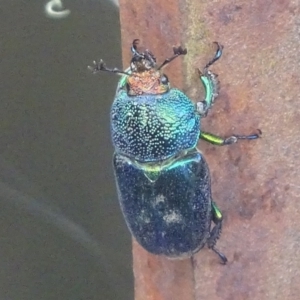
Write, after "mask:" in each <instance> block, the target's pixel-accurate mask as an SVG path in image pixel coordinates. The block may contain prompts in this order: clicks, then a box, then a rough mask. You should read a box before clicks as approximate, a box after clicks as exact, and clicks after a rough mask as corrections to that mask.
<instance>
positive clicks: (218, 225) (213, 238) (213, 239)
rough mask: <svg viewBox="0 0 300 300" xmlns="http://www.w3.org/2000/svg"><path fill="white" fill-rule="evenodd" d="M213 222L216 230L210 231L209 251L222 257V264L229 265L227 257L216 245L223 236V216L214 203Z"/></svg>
mask: <svg viewBox="0 0 300 300" xmlns="http://www.w3.org/2000/svg"><path fill="white" fill-rule="evenodd" d="M211 213H212V221H213V222H214V223H215V226H214V228H213V229H212V230H211V231H210V236H209V238H208V240H207V246H208V248H209V249H211V250H213V251H214V252H215V253H216V254H218V256H219V257H220V259H221V261H222V264H224V265H225V264H226V263H227V258H226V256H225V255H224V254H223V253H221V252H220V251H219V250H218V249H216V247H215V246H216V243H217V240H218V238H219V237H220V235H221V231H222V221H223V216H222V213H221V211H220V210H219V208H218V207H217V205H216V204H215V203H214V202H213V201H212V212H211Z"/></svg>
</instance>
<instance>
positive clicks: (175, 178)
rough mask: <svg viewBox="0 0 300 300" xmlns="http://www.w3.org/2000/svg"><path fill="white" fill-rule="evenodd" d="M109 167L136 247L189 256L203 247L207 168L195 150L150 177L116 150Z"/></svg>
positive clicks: (208, 205)
mask: <svg viewBox="0 0 300 300" xmlns="http://www.w3.org/2000/svg"><path fill="white" fill-rule="evenodd" d="M114 168H115V176H116V180H117V185H118V194H119V201H120V204H121V207H122V211H123V214H124V217H125V220H126V222H127V225H128V227H129V228H130V231H131V233H132V234H133V236H134V237H135V238H136V240H137V241H138V242H139V243H140V245H142V246H143V247H144V248H145V249H146V250H147V251H149V252H151V253H153V254H163V255H166V256H168V257H172V258H183V257H190V256H191V255H192V254H193V253H195V252H197V251H198V250H200V249H201V248H202V247H203V246H204V244H205V242H206V240H207V237H208V236H209V229H210V223H211V191H210V176H209V169H208V166H207V164H206V162H205V160H204V158H203V157H202V155H201V154H200V153H199V152H198V151H196V150H195V151H193V152H192V153H190V154H188V155H186V156H185V157H183V158H180V159H178V160H177V161H174V163H173V164H172V165H171V166H170V167H169V168H165V169H163V170H162V171H161V173H160V175H159V176H158V178H157V180H155V181H150V180H149V178H148V177H147V176H145V173H144V170H142V169H141V168H140V167H137V166H135V165H134V163H133V162H132V161H131V160H129V159H128V158H126V157H124V156H122V155H119V154H115V156H114Z"/></svg>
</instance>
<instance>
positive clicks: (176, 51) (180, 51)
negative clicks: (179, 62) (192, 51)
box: [157, 46, 187, 70]
mask: <svg viewBox="0 0 300 300" xmlns="http://www.w3.org/2000/svg"><path fill="white" fill-rule="evenodd" d="M173 52H174V55H173V56H171V57H169V58H167V59H166V60H165V61H164V62H163V63H162V64H161V65H160V66H159V67H158V68H157V70H160V69H162V68H163V67H164V66H165V65H167V64H169V63H170V62H171V61H172V60H174V59H175V58H176V57H178V56H180V55H186V54H187V49H186V48H182V47H181V46H179V47H173Z"/></svg>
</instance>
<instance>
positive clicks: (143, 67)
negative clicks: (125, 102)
mask: <svg viewBox="0 0 300 300" xmlns="http://www.w3.org/2000/svg"><path fill="white" fill-rule="evenodd" d="M138 44H139V40H138V39H135V40H133V43H132V47H131V52H132V54H133V55H132V59H131V63H130V69H131V74H130V75H129V76H128V78H127V88H128V94H129V95H133V96H136V95H142V94H163V93H165V92H167V91H168V90H169V89H170V85H169V80H168V78H167V76H166V75H164V74H161V72H160V71H159V70H158V69H157V65H156V58H155V56H154V55H153V53H152V52H151V51H150V50H148V49H145V48H143V47H140V46H138Z"/></svg>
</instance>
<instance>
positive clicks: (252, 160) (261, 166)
mask: <svg viewBox="0 0 300 300" xmlns="http://www.w3.org/2000/svg"><path fill="white" fill-rule="evenodd" d="M299 15H300V11H299V4H297V1H260V0H255V1H247V0H241V1H239V3H238V4H235V3H234V2H232V1H230V0H221V1H218V2H216V1H204V2H203V1H198V0H188V1H183V0H177V1H175V0H174V1H170V0H166V1H161V0H160V1H158V0H152V1H141V0H136V1H131V0H121V1H120V16H121V26H122V28H121V32H122V45H123V61H124V66H128V63H129V60H130V52H129V46H130V43H131V42H132V40H133V39H134V38H139V39H140V40H141V43H142V44H143V45H145V46H148V47H149V48H150V49H151V50H152V51H153V52H154V53H155V55H156V57H157V58H158V59H160V60H161V61H162V60H163V59H164V58H165V57H168V56H169V55H170V54H171V53H172V49H171V47H172V46H173V45H179V44H182V45H183V46H185V47H187V49H188V55H187V56H185V57H184V58H182V59H178V60H176V61H174V62H173V63H172V64H171V65H170V67H168V69H167V70H166V73H167V74H168V76H169V79H170V81H171V83H173V86H176V87H179V88H183V90H184V91H185V92H187V94H188V95H189V96H190V97H191V98H193V99H195V100H196V99H199V97H200V91H201V87H200V83H199V80H198V79H197V73H196V72H195V68H196V67H201V66H203V62H204V61H206V60H207V58H208V57H210V56H211V55H212V49H211V48H210V45H211V43H212V42H213V41H218V42H220V43H221V44H223V45H224V46H225V48H224V55H223V57H222V59H221V60H220V61H219V62H218V63H216V65H214V66H213V70H214V71H215V72H216V73H218V74H219V76H220V81H221V91H220V96H219V98H218V100H217V101H216V103H215V105H214V108H213V109H212V111H211V112H210V113H209V116H208V117H207V118H206V119H204V120H203V122H202V126H203V128H205V129H206V130H208V131H210V132H213V133H216V134H220V135H224V136H225V135H230V134H231V133H236V134H243V133H245V134H249V133H252V132H253V131H254V130H255V129H256V128H260V129H261V130H262V131H263V136H262V138H261V139H259V140H257V141H253V142H247V141H244V142H240V143H238V144H236V145H232V146H227V147H221V148H217V147H216V146H211V145H207V144H205V143H202V142H201V145H200V148H201V149H202V151H203V153H204V155H205V157H206V158H207V160H208V162H209V166H210V169H211V173H212V190H213V196H214V200H215V201H216V202H217V203H218V205H219V207H220V208H221V209H222V210H223V213H224V217H225V221H224V230H223V234H222V237H221V239H220V241H219V242H218V247H219V248H220V249H222V251H223V252H224V253H225V254H226V255H227V257H228V260H229V262H228V264H227V265H226V266H221V265H220V264H219V263H218V259H217V257H215V256H214V254H213V253H211V252H210V251H208V250H205V249H204V250H201V251H200V252H199V253H198V254H196V255H195V264H194V266H192V264H191V261H190V260H188V259H187V260H182V261H174V260H168V259H166V258H164V257H159V256H153V255H151V254H149V253H147V252H146V251H144V250H143V249H141V247H139V246H138V245H137V244H136V243H135V242H134V243H133V261H134V263H133V265H134V275H135V299H136V300H145V299H149V300H158V299H159V300H160V299H161V300H165V299H172V300H177V299H180V300H191V299H193V300H194V299H197V300H198V299H209V300H214V299H216V300H217V299H230V300H234V299H237V300H242V299H252V300H253V299H264V300H268V299H270V300H271V299H272V300H274V299H289V300H296V299H299V294H300V284H299V282H300V281H299V278H300V222H299V220H300V199H299V198H300V197H299V195H300V184H299V182H300V178H299V177H300V171H299V159H300V157H299V156H300V155H299V153H300V152H299V149H300V139H299V134H300V101H299V95H300V71H299V69H300V55H299V46H300V42H299V41H300V39H299V22H300V19H299Z"/></svg>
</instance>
